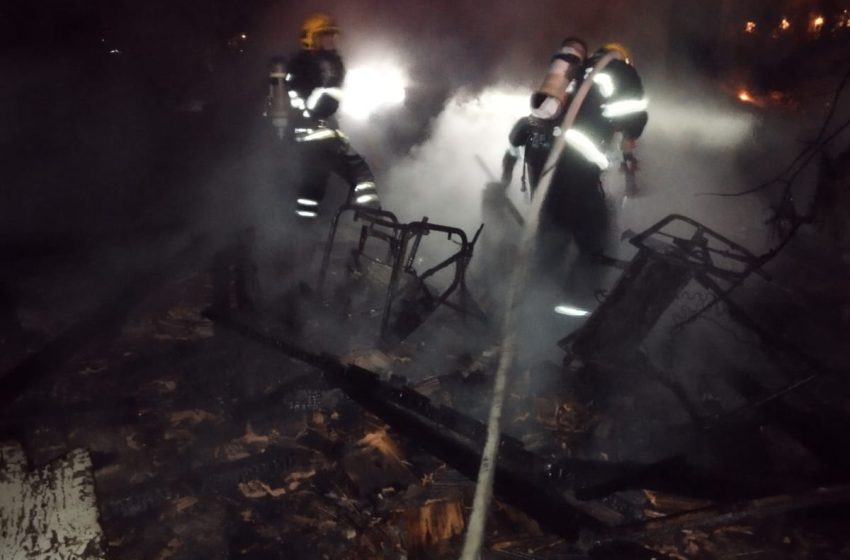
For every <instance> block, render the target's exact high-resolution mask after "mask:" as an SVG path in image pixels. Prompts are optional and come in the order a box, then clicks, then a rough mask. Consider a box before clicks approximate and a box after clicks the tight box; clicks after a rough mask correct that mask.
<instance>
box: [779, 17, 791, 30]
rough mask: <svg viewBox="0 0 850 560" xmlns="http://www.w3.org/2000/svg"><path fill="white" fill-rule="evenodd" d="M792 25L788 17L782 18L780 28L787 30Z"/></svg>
mask: <svg viewBox="0 0 850 560" xmlns="http://www.w3.org/2000/svg"><path fill="white" fill-rule="evenodd" d="M790 27H791V22H790V21H788V18H782V21H780V22H779V29H781V30H783V31H785V30H787V29H789V28H790Z"/></svg>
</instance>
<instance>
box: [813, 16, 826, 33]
mask: <svg viewBox="0 0 850 560" xmlns="http://www.w3.org/2000/svg"><path fill="white" fill-rule="evenodd" d="M823 23H824V19H823V16H820V15H817V16H814V17H812V19H811V20H809V31H811V32H812V33H819V32H820V30H821V29H823Z"/></svg>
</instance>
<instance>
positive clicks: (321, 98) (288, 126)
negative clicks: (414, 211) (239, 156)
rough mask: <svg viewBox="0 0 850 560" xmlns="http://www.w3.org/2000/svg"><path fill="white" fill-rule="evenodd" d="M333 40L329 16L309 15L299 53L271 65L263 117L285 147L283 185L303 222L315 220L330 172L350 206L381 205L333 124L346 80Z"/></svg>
mask: <svg viewBox="0 0 850 560" xmlns="http://www.w3.org/2000/svg"><path fill="white" fill-rule="evenodd" d="M338 34H339V28H338V27H337V25H336V23H335V22H334V20H333V19H332V18H331V17H330V16H329V15H328V14H325V13H316V14H313V15H311V16H309V17H308V18H307V19H306V20H305V21H304V24H303V25H302V27H301V37H300V42H301V48H300V50H299V51H298V52H296V53H295V54H294V55H292V56H291V57H290V58H289V59H288V60H284V59H282V58H274V59H272V61H271V64H270V71H269V94H268V98H267V110H266V116H267V117H269V118H270V120H271V124H272V126H273V127H274V128H275V130H276V132H277V135H278V137H279V138H280V139H281V141H282V142H283V145H284V154H285V158H286V160H287V161H285V162H284V167H285V168H286V176H287V180H289V181H293V182H294V183H295V185H296V186H295V188H294V189H293V193H294V202H295V205H294V211H295V214H296V216H297V217H298V218H299V219H300V220H304V221H307V222H310V221H314V220H315V218H317V217H318V216H319V205H320V203H321V202H322V199H323V198H324V196H325V191H326V189H327V183H328V179H329V177H330V174H331V172H333V173H335V174H337V175H339V176H340V177H341V178H342V179H343V180H345V182H346V183H348V185H349V187H350V192H349V197H348V201H349V202H351V203H353V204H357V205H363V206H367V207H373V208H376V207H379V204H380V203H379V198H378V191H377V189H376V186H375V178H374V175H373V174H372V171H371V169H370V168H369V165H368V164H367V163H366V161H365V160H364V159H363V158H362V157H361V156H360V154H358V153H357V152H356V151H355V150H354V149H353V148H352V147H351V144H350V143H349V141H348V138H347V137H346V135H345V134H344V133H343V132H342V131H341V130H340V129H339V125H338V123H337V120H336V112H337V109H338V108H339V105H340V101H341V98H342V90H341V88H342V84H343V80H344V79H345V66H344V64H343V61H342V58H341V57H340V55H339V53H338V52H337V49H336V38H337V35H338Z"/></svg>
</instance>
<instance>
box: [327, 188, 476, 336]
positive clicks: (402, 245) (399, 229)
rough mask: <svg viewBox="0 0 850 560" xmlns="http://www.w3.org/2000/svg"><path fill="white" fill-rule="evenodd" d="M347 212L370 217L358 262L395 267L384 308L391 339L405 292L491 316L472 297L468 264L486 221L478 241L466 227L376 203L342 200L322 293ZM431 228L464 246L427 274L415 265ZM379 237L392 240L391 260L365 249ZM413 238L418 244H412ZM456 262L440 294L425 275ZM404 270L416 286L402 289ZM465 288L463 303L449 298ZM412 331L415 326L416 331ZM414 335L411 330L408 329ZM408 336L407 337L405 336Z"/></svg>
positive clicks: (360, 217) (464, 311) (463, 311)
mask: <svg viewBox="0 0 850 560" xmlns="http://www.w3.org/2000/svg"><path fill="white" fill-rule="evenodd" d="M345 212H353V214H354V221H355V222H357V221H363V222H365V223H364V224H363V225H362V226H361V229H360V240H359V243H358V246H357V249H356V250H353V251H352V254H353V255H354V258H355V260H356V261H359V259H367V260H369V261H371V262H374V263H376V264H379V265H383V266H387V267H389V268H390V269H391V274H390V281H389V285H388V286H387V294H386V297H385V300H384V310H383V315H382V317H381V331H380V335H381V338H382V339H384V340H387V339H388V338H389V323H390V316H391V312H392V307H393V304H395V303H396V301H397V300H398V299H399V297H401V295H403V294H405V293H409V292H411V291H418V292H420V293H421V294H423V295H424V296H425V297H427V298H428V300H429V301H430V303H431V305H432V306H433V307H435V308H436V307H438V306H440V305H445V306H447V307H450V308H451V309H454V310H455V311H457V312H458V313H460V314H462V315H473V316H476V317H477V318H479V319H481V320H486V316H485V314H484V313H483V311H481V309H480V308H479V307H478V305H477V304H476V303H475V302H474V300H472V299H471V297H470V296H469V290H468V288H467V286H466V269H467V267H468V265H469V262H470V260H471V259H472V255H473V249H474V247H475V243H476V242H477V241H478V236H479V235H480V234H481V230H482V229H483V227H484V225H483V224H482V225H481V226H480V227H479V228H478V230H477V231H476V232H475V236H474V237H473V239H472V241H469V239H468V238H467V235H466V232H464V231H463V230H462V229H459V228H456V227H451V226H444V225H439V224H433V223H431V222H429V221H428V217H427V216H425V217H423V218H422V219H421V220H419V221H416V222H410V223H407V224H403V223H401V222H399V220H398V218H397V217H396V215H395V214H393V213H392V212H389V211H387V210H380V209H374V208H367V207H363V206H358V205H354V204H350V203H346V204H344V205H342V206H341V207H340V208H339V209H337V211H336V212H335V213H334V216H333V218H332V220H331V226H330V231H329V232H328V239H327V242H326V244H325V248H324V252H323V255H322V265H321V268H320V270H319V282H318V289H319V293H322V291H323V289H324V285H325V280H326V277H327V272H328V266H329V264H330V258H331V253H332V252H333V246H334V241H335V239H336V232H337V228H338V227H339V220H340V217H341V216H342V214H344V213H345ZM431 232H440V233H445V234H446V235H447V237H448V239H449V240H452V238H453V237H456V238H457V239H458V240H459V241H460V243H459V244H460V249H459V250H458V251H457V252H456V253H454V254H453V255H451V256H450V257H448V258H446V259H445V260H443V261H442V262H440V263H439V264H437V265H435V266H432V267H431V268H429V269H427V270H425V271H424V272H422V273H421V274H420V273H418V272H417V271H416V269H415V268H414V266H413V264H414V262H415V260H416V253H417V252H418V250H419V245H420V243H421V242H422V237H424V236H426V235H430V234H431ZM370 237H374V238H377V239H381V240H383V241H385V242H386V243H387V245H388V248H387V257H386V261H382V260H379V259H375V258H373V257H369V256H368V255H366V253H365V248H366V241H367V240H368V239H369V238H370ZM411 240H412V241H413V245H412V246H410V242H411ZM452 265H454V278H453V279H452V282H451V284H450V285H449V287H448V288H446V289H445V290H443V291H442V292H441V293H439V294H436V293H434V292H433V291H432V290H431V289H430V288H429V287H428V285H427V284H426V283H425V280H426V279H427V278H429V277H431V276H433V275H434V274H436V273H437V272H439V271H441V270H443V269H445V268H447V267H449V266H452ZM402 273H405V274H409V275H410V276H412V278H413V281H412V283H411V284H410V286H411V287H410V288H408V289H407V290H400V289H399V282H400V280H401V276H402ZM458 288H459V289H460V303H454V302H451V301H449V297H450V296H451V295H452V294H453V293H454V292H455V291H457V290H458ZM411 332H412V331H411ZM408 334H409V333H408ZM404 338H406V335H405V336H402V337H401V340H403V339H404Z"/></svg>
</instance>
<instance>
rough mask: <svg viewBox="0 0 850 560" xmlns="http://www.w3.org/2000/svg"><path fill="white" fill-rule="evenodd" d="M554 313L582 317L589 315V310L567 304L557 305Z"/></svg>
mask: <svg viewBox="0 0 850 560" xmlns="http://www.w3.org/2000/svg"><path fill="white" fill-rule="evenodd" d="M555 313H557V314H558V315H567V316H569V317H584V316H586V315H590V311H585V310H584V309H579V308H578V307H571V306H569V305H559V306H557V307H556V308H555Z"/></svg>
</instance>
